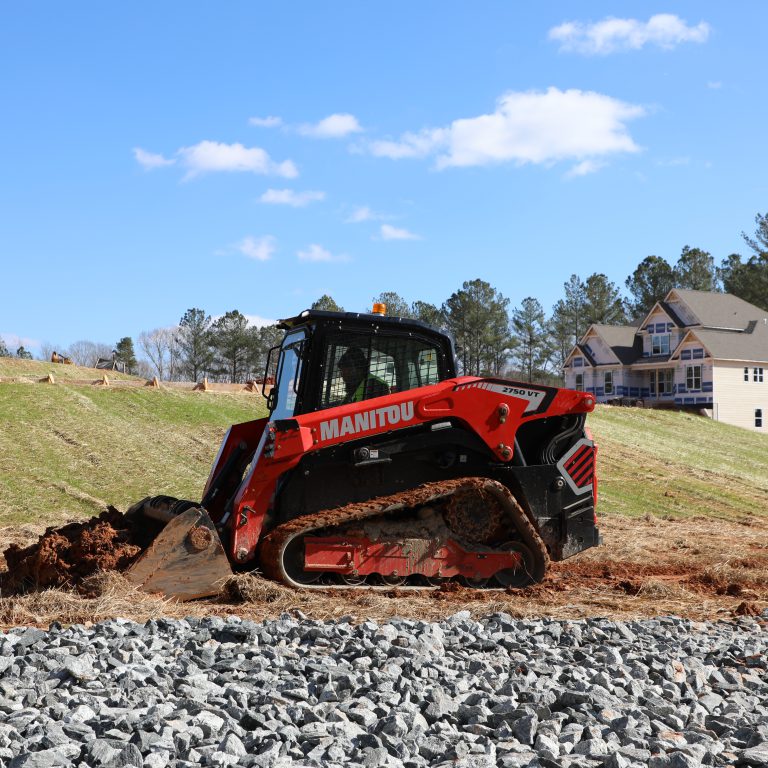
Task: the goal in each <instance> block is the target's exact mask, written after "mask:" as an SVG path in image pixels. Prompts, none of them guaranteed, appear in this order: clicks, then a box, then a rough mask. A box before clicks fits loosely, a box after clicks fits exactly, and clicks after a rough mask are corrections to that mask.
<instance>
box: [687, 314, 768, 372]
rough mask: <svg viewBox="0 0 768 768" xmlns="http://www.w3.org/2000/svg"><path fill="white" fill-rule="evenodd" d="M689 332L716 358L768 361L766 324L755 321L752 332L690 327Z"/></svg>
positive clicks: (767, 330)
mask: <svg viewBox="0 0 768 768" xmlns="http://www.w3.org/2000/svg"><path fill="white" fill-rule="evenodd" d="M691 333H693V334H695V335H696V338H697V339H699V340H700V341H701V343H702V344H703V345H704V346H705V347H706V348H707V349H708V350H709V353H710V354H711V355H712V357H713V358H714V359H716V360H745V361H749V362H756V363H768V325H767V324H765V323H762V322H760V323H757V325H755V326H754V330H753V331H752V333H735V332H733V331H714V330H712V329H711V328H691Z"/></svg>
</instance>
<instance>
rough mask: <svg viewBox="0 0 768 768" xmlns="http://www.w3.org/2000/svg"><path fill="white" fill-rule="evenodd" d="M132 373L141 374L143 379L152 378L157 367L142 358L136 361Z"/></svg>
mask: <svg viewBox="0 0 768 768" xmlns="http://www.w3.org/2000/svg"><path fill="white" fill-rule="evenodd" d="M131 373H132V374H134V375H135V376H141V378H142V379H151V378H152V377H153V376H154V375H155V369H154V366H153V365H152V364H151V363H150V362H149V361H147V360H144V359H143V358H140V359H139V360H137V361H136V365H135V366H134V368H133V369H132V370H131ZM158 378H159V377H158Z"/></svg>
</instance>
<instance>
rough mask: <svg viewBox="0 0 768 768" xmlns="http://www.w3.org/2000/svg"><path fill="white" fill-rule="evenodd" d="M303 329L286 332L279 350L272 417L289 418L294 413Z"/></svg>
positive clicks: (302, 348)
mask: <svg viewBox="0 0 768 768" xmlns="http://www.w3.org/2000/svg"><path fill="white" fill-rule="evenodd" d="M305 338H306V336H305V333H304V330H301V331H297V332H295V333H291V334H288V335H287V336H286V337H285V339H284V340H283V346H282V348H281V350H280V362H279V363H278V370H277V377H276V383H275V392H276V394H275V407H274V410H273V411H272V415H271V418H272V419H289V418H291V416H293V415H294V409H295V407H296V399H297V397H298V386H299V381H300V380H301V364H302V358H303V352H304V341H305Z"/></svg>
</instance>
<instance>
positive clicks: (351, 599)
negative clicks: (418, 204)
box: [0, 514, 768, 627]
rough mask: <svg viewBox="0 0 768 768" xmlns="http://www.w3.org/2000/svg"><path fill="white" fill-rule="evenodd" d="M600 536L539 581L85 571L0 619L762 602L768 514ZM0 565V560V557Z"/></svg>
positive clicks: (686, 607)
mask: <svg viewBox="0 0 768 768" xmlns="http://www.w3.org/2000/svg"><path fill="white" fill-rule="evenodd" d="M601 530H602V533H603V535H604V544H603V546H601V547H599V548H596V549H593V550H591V551H589V552H587V553H585V554H582V555H580V556H578V557H575V558H572V559H570V560H567V561H565V562H562V563H555V564H553V565H552V568H551V570H550V573H549V575H548V577H547V578H546V580H545V581H544V582H543V583H541V584H539V585H536V586H534V587H530V588H527V589H522V590H510V591H507V592H505V591H502V590H471V589H468V588H465V587H462V586H459V585H457V584H450V585H446V586H444V587H443V588H440V589H434V590H419V591H415V590H405V589H391V590H386V591H373V590H358V591H356V590H351V589H350V590H346V589H345V590H338V589H334V590H328V591H327V592H317V591H312V592H301V591H294V590H292V589H289V588H287V587H283V586H281V585H278V584H275V583H272V582H270V581H268V580H266V579H263V578H261V577H259V576H258V575H257V574H256V575H241V576H237V577H233V579H232V581H231V582H230V583H229V584H228V585H227V587H226V591H225V592H226V593H225V595H224V596H222V597H221V598H219V599H208V600H201V601H197V602H192V603H173V602H169V601H167V600H163V599H160V598H159V597H157V596H153V595H147V594H144V593H142V592H138V591H136V590H135V588H133V587H132V586H131V585H129V584H128V583H127V582H126V581H125V579H124V578H123V577H121V576H120V575H119V573H117V572H114V571H111V572H110V571H106V572H103V573H101V574H97V575H95V576H94V577H91V578H90V579H88V580H87V581H86V590H85V592H86V594H87V596H84V595H83V594H81V593H78V592H76V591H73V590H71V589H67V588H66V587H63V588H52V589H47V590H43V591H36V592H32V593H30V594H26V595H21V596H3V597H2V598H0V626H3V627H9V626H16V625H20V624H27V625H29V624H33V625H38V626H43V627H47V626H48V625H49V624H50V623H51V622H52V621H59V622H62V623H85V622H89V621H90V622H93V621H99V620H103V619H108V618H112V617H116V616H121V617H124V618H130V619H135V620H137V621H145V620H147V619H150V618H155V617H158V616H171V617H184V616H205V615H228V614H237V615H239V616H242V617H246V618H252V619H256V620H260V619H263V618H270V617H275V616H278V615H279V614H281V613H283V612H285V611H292V610H299V611H301V612H302V613H304V614H305V615H307V616H308V617H310V618H314V619H323V620H325V619H333V618H340V617H342V616H352V617H353V618H354V619H356V620H360V621H362V620H365V619H368V618H372V619H376V620H382V619H387V618H389V617H392V616H400V617H405V618H419V619H425V618H429V619H435V620H437V619H440V618H442V617H445V616H448V615H451V614H453V613H456V612H457V611H462V610H469V611H470V612H471V613H472V615H474V616H480V615H487V614H489V613H493V612H497V611H504V612H507V613H509V614H511V615H513V616H519V617H526V616H552V617H557V618H561V619H567V618H571V619H578V618H584V617H594V616H604V617H613V618H622V619H628V618H634V617H641V616H658V615H666V614H674V615H678V616H683V617H688V618H691V619H697V620H703V619H718V618H730V617H732V616H734V615H756V614H757V613H758V612H759V611H760V610H762V609H763V608H766V607H768V517H765V516H764V515H761V514H754V515H745V516H742V517H739V518H736V519H728V518H721V517H713V516H696V515H692V516H686V517H656V516H653V515H650V514H649V515H646V516H645V517H626V516H622V515H615V514H614V515H611V514H606V515H604V516H602V517H601ZM41 533H43V529H42V528H41V527H37V526H34V525H25V526H20V527H19V526H13V527H7V528H0V547H2V550H3V551H4V550H5V549H6V547H8V546H9V545H10V544H14V543H15V544H17V545H19V546H22V547H23V546H27V545H29V544H32V543H34V542H35V541H37V539H38V537H39V536H40V534H41ZM0 567H2V568H4V567H5V566H4V564H0Z"/></svg>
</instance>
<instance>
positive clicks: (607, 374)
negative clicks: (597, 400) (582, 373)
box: [603, 371, 613, 395]
mask: <svg viewBox="0 0 768 768" xmlns="http://www.w3.org/2000/svg"><path fill="white" fill-rule="evenodd" d="M609 381H610V384H609ZM609 386H610V391H609V390H608V387H609ZM603 392H604V393H605V394H606V395H612V394H613V371H605V373H603Z"/></svg>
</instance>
